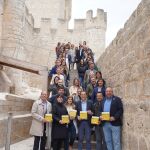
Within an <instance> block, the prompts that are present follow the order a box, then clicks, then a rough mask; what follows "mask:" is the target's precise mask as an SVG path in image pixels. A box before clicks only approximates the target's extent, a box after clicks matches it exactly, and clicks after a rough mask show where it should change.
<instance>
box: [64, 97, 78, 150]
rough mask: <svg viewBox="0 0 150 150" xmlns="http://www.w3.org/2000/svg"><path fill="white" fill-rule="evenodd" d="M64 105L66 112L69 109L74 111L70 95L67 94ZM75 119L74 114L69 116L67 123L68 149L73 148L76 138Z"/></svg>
mask: <svg viewBox="0 0 150 150" xmlns="http://www.w3.org/2000/svg"><path fill="white" fill-rule="evenodd" d="M65 107H66V108H67V111H68V114H69V112H71V111H75V104H74V101H73V97H72V96H68V98H67V101H66V103H65ZM69 116H70V115H69ZM75 119H76V116H70V123H69V124H68V139H69V150H72V149H73V144H74V141H75V139H76V128H77V124H76V120H75Z"/></svg>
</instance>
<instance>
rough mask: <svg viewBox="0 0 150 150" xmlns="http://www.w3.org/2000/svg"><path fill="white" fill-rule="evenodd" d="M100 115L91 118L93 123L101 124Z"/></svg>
mask: <svg viewBox="0 0 150 150" xmlns="http://www.w3.org/2000/svg"><path fill="white" fill-rule="evenodd" d="M99 122H100V121H99V117H97V116H92V118H91V124H96V125H98V124H99Z"/></svg>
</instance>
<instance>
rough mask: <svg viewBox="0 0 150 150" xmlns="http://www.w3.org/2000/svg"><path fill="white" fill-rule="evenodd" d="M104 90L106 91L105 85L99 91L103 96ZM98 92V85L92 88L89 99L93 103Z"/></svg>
mask: <svg viewBox="0 0 150 150" xmlns="http://www.w3.org/2000/svg"><path fill="white" fill-rule="evenodd" d="M105 91H106V88H105V86H103V87H102V88H101V93H102V94H103V97H105ZM97 93H98V87H95V88H94V90H93V93H92V96H91V100H92V102H93V103H95V102H96V101H97V100H96V95H97Z"/></svg>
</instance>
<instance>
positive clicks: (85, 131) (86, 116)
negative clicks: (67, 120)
mask: <svg viewBox="0 0 150 150" xmlns="http://www.w3.org/2000/svg"><path fill="white" fill-rule="evenodd" d="M76 110H77V115H78V129H79V141H78V150H82V144H83V140H84V136H85V138H86V150H91V117H92V115H93V105H92V102H91V101H89V100H87V95H86V92H85V91H82V92H81V101H79V102H78V103H77V104H76Z"/></svg>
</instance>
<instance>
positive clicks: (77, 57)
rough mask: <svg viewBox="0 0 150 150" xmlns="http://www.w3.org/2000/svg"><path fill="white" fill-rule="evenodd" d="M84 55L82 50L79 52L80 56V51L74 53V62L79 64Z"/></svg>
mask: <svg viewBox="0 0 150 150" xmlns="http://www.w3.org/2000/svg"><path fill="white" fill-rule="evenodd" d="M83 56H84V54H83V49H82V51H81V55H80V50H77V51H76V62H77V63H79V62H80V60H81V59H82V58H83Z"/></svg>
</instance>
